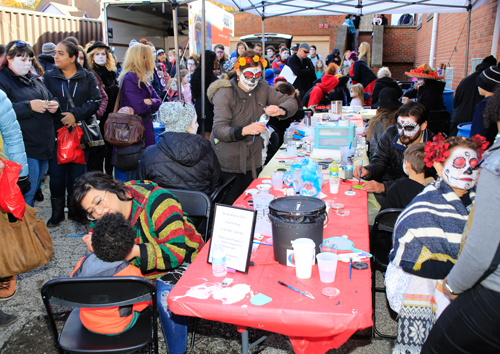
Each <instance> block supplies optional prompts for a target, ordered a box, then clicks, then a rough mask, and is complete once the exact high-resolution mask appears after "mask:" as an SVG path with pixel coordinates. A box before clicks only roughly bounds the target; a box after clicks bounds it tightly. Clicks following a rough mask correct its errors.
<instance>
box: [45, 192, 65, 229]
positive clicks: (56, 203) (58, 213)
mask: <svg viewBox="0 0 500 354" xmlns="http://www.w3.org/2000/svg"><path fill="white" fill-rule="evenodd" d="M50 203H51V204H52V216H51V217H50V219H49V221H47V227H56V226H59V225H60V224H61V222H63V221H64V197H63V198H51V199H50Z"/></svg>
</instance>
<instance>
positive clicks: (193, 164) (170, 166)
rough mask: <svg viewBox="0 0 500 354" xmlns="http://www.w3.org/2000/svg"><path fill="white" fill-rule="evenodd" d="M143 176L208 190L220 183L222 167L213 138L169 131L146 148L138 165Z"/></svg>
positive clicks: (164, 184)
mask: <svg viewBox="0 0 500 354" xmlns="http://www.w3.org/2000/svg"><path fill="white" fill-rule="evenodd" d="M138 172H139V179H140V180H150V181H153V182H155V183H157V184H158V185H159V186H160V187H163V188H167V189H168V188H177V189H185V190H194V191H200V192H204V193H206V194H208V195H210V194H212V192H213V191H214V190H215V189H216V188H217V187H218V186H219V185H220V182H221V175H222V171H221V169H220V164H219V160H218V159H217V156H216V155H215V152H214V150H213V149H212V146H211V145H210V142H209V141H208V140H207V139H205V138H204V137H202V136H200V135H194V134H189V133H171V132H165V133H163V134H161V135H160V140H159V141H158V142H157V143H156V145H152V146H150V147H148V148H147V149H146V151H145V152H144V154H143V155H142V157H141V160H140V162H139V167H138Z"/></svg>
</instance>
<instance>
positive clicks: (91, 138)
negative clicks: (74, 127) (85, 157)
mask: <svg viewBox="0 0 500 354" xmlns="http://www.w3.org/2000/svg"><path fill="white" fill-rule="evenodd" d="M63 88H64V92H65V93H66V97H68V102H69V104H70V106H71V108H75V107H76V106H75V103H74V102H73V99H72V98H71V94H70V93H69V90H68V85H67V84H66V82H64V85H63ZM79 124H80V126H81V128H82V132H83V134H82V136H81V138H80V146H81V148H82V150H83V151H93V150H97V149H99V148H100V147H101V146H104V139H103V138H102V134H101V129H100V128H99V124H98V123H97V119H96V117H95V114H94V115H93V116H92V124H90V125H88V124H87V122H85V121H84V120H82V121H81V122H80V123H79Z"/></svg>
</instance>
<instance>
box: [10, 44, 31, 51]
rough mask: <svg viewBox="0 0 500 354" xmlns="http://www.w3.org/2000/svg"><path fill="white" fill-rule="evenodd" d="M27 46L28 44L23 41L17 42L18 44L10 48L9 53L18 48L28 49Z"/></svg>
mask: <svg viewBox="0 0 500 354" xmlns="http://www.w3.org/2000/svg"><path fill="white" fill-rule="evenodd" d="M26 46H27V44H26V42H23V41H16V43H14V45H13V46H12V47H10V49H9V52H10V51H11V50H15V49H16V48H24V47H26Z"/></svg>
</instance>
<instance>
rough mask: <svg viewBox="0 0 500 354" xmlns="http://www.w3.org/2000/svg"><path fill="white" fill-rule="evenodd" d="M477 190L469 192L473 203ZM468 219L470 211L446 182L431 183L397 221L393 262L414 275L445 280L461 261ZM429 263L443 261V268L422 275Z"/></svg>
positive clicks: (391, 254) (440, 180) (390, 258)
mask: <svg viewBox="0 0 500 354" xmlns="http://www.w3.org/2000/svg"><path fill="white" fill-rule="evenodd" d="M475 191H476V188H475V187H474V188H473V189H471V190H470V191H469V196H470V198H471V201H472V202H474V198H475V195H476V193H475ZM468 216H469V211H468V210H467V209H466V207H465V206H464V205H463V203H462V201H461V200H460V198H459V197H458V195H457V194H456V193H455V192H454V191H453V189H452V188H451V187H450V186H449V185H448V184H447V183H446V182H444V181H443V180H442V179H438V180H437V181H435V182H434V183H431V184H429V185H428V186H427V187H426V188H425V189H424V190H423V191H422V193H420V194H419V195H417V196H416V197H415V199H413V201H412V202H411V203H410V204H409V205H408V206H407V207H406V209H405V210H404V211H403V212H402V213H401V215H400V216H399V218H398V220H397V221H396V226H395V229H394V235H393V249H392V250H391V253H390V254H389V260H390V261H391V262H392V263H393V264H395V265H397V266H400V267H401V268H403V269H404V270H405V271H409V272H410V273H413V274H417V275H419V276H422V277H425V278H434V279H443V278H444V277H446V275H447V274H448V272H449V271H450V270H451V268H452V267H453V265H454V264H455V263H456V260H457V258H458V253H459V249H460V241H461V239H462V232H463V231H464V227H465V223H466V222H467V218H468ZM427 261H433V262H436V261H437V262H439V263H438V264H439V268H440V269H439V270H438V271H437V272H436V270H435V269H434V270H433V276H429V275H428V274H425V273H423V274H419V271H420V270H421V269H422V265H423V264H424V263H425V262H427ZM448 261H449V262H448ZM434 264H436V263H434ZM428 269H429V268H428Z"/></svg>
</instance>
